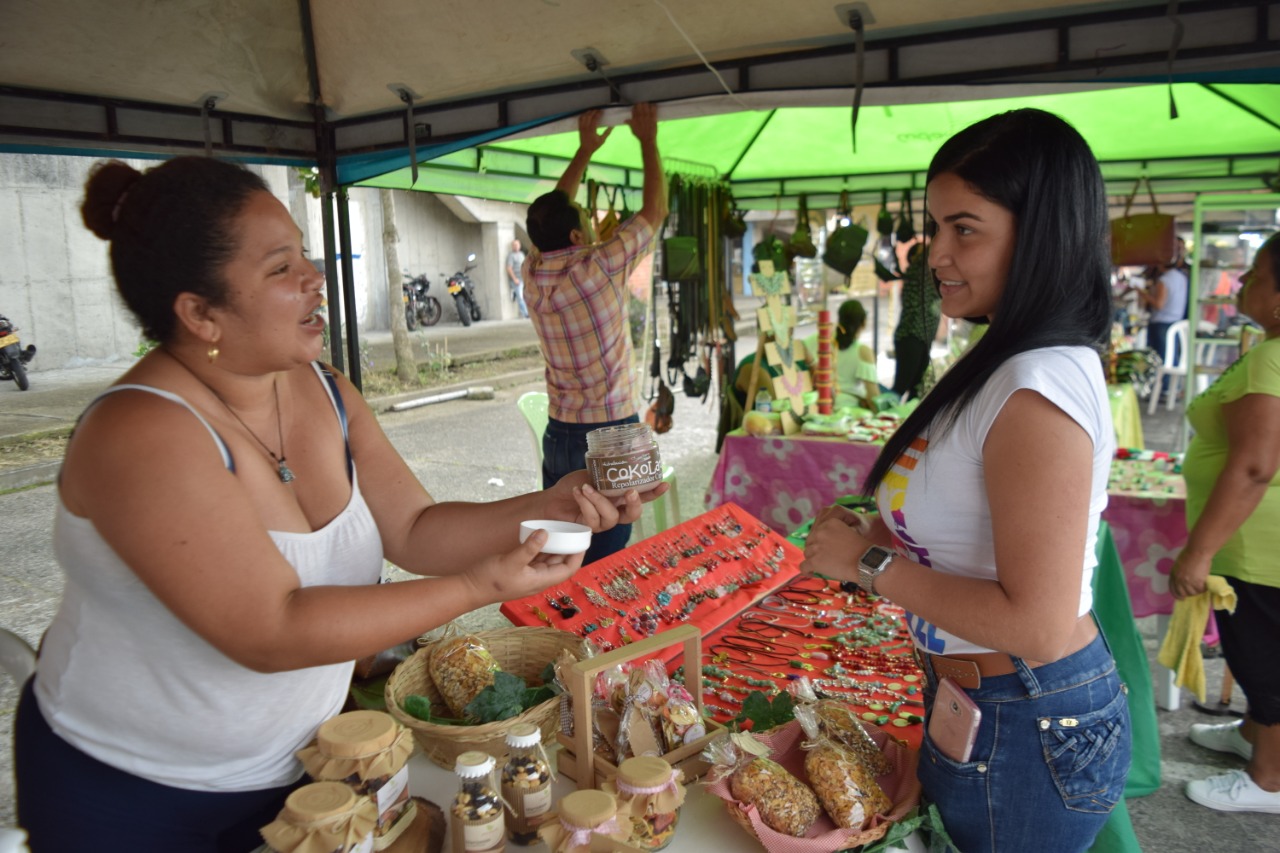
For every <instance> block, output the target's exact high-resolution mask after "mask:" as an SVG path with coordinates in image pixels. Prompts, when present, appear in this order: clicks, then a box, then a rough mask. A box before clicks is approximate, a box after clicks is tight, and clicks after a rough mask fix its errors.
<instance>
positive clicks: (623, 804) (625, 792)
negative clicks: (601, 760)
mask: <svg viewBox="0 0 1280 853" xmlns="http://www.w3.org/2000/svg"><path fill="white" fill-rule="evenodd" d="M610 789H613V790H615V791H616V792H617V796H618V811H619V812H620V813H621V814H622V815H623V816H624V817H630V819H631V838H630V841H629V843H630V844H632V845H633V846H635V847H640V848H643V849H645V850H662V849H663V848H665V847H666V846H667V845H669V844H670V843H671V841H672V839H674V838H675V836H676V825H677V824H678V823H679V822H680V807H681V806H682V805H684V796H685V792H684V786H683V785H681V784H680V771H678V770H673V769H672V768H671V765H670V764H668V763H667V762H666V761H665V760H663V759H661V758H658V757H657V756H655V755H644V756H636V757H635V758H628V759H627V760H626V761H624V762H622V764H620V765H618V775H617V777H615V778H614V779H613V780H612V781H611V782H609V783H606V785H605V790H606V791H609V790H610Z"/></svg>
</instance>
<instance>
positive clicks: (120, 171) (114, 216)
mask: <svg viewBox="0 0 1280 853" xmlns="http://www.w3.org/2000/svg"><path fill="white" fill-rule="evenodd" d="M141 177H142V173H141V172H139V171H138V170H137V169H135V168H133V167H132V166H130V165H129V164H127V163H123V162H121V161H119V160H106V161H103V162H101V163H98V164H97V165H95V166H94V167H93V169H92V170H91V171H90V172H89V180H88V181H86V182H85V185H84V202H83V203H82V204H81V205H80V216H81V218H82V219H83V220H84V224H85V227H86V228H88V229H89V230H90V231H92V232H93V233H94V234H96V235H97V236H98V237H101V238H102V239H103V240H110V239H111V238H112V235H113V234H114V233H115V230H116V223H117V222H119V221H120V213H121V210H122V209H123V206H124V203H125V200H126V199H127V197H128V195H129V190H130V189H132V188H133V185H134V184H135V183H137V182H138V179H139V178H141Z"/></svg>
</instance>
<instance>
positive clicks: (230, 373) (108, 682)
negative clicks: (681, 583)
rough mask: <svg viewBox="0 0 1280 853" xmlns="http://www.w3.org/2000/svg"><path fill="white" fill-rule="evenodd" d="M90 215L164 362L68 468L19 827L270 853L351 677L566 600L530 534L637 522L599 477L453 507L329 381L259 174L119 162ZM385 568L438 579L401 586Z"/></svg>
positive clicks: (295, 255)
mask: <svg viewBox="0 0 1280 853" xmlns="http://www.w3.org/2000/svg"><path fill="white" fill-rule="evenodd" d="M82 212H83V215H84V221H85V224H86V225H87V226H88V227H89V228H90V229H91V230H92V231H93V232H94V233H95V234H97V235H98V236H99V237H102V238H103V239H107V240H109V241H110V243H111V261H112V267H113V272H114V274H115V278H116V282H117V286H118V288H119V290H120V294H121V296H122V297H123V299H124V301H125V303H126V304H127V305H128V306H129V308H130V309H131V310H132V311H133V313H134V314H135V315H136V317H137V319H138V321H139V323H140V325H141V326H142V330H143V332H144V334H145V335H146V336H147V337H148V338H150V339H152V340H155V341H158V342H159V343H160V346H159V347H158V348H157V349H155V350H153V351H152V352H151V353H149V354H148V355H147V356H145V357H144V358H142V359H141V360H140V361H139V362H138V364H137V365H135V366H134V367H133V368H132V369H130V370H129V372H128V373H126V374H125V376H124V377H123V378H122V379H121V381H120V383H119V385H118V386H117V387H116V388H113V389H112V392H111V393H109V394H106V395H103V396H102V397H100V398H99V399H98V400H97V401H95V403H94V404H93V405H91V406H90V408H89V409H88V410H86V412H85V413H84V415H83V416H82V419H81V422H80V424H79V426H78V427H77V429H76V433H75V435H74V437H73V438H72V440H71V442H70V443H69V445H68V448H67V455H66V459H65V460H64V463H63V466H62V473H61V479H60V482H59V500H60V506H59V509H58V519H57V525H56V528H55V548H56V551H57V555H58V558H59V560H60V562H61V564H62V566H63V568H64V570H65V571H66V573H67V592H66V595H65V597H64V600H63V602H62V605H61V607H60V609H59V611H58V613H57V615H56V616H55V619H54V621H53V624H52V625H51V627H50V629H49V632H48V634H47V636H46V639H45V641H44V644H43V646H42V651H41V655H40V659H39V663H38V667H37V673H36V675H35V677H34V685H32V684H28V686H27V689H26V691H24V696H23V699H22V701H21V703H20V707H19V719H18V722H17V728H18V730H19V731H20V733H21V735H20V737H19V738H18V749H17V753H16V762H15V766H16V776H17V793H18V817H19V822H20V823H21V824H22V825H23V827H24V828H25V829H26V830H27V831H28V833H29V835H30V838H31V842H32V845H33V849H49V850H73V849H86V850H87V849H127V850H131V851H143V850H183V851H196V850H209V851H213V850H235V849H246V850H247V849H251V848H252V847H254V846H256V844H257V828H258V827H260V826H262V825H263V824H264V823H266V822H269V821H270V820H271V818H272V817H274V815H275V812H276V811H278V809H279V806H280V804H281V803H282V802H283V797H284V795H285V794H286V793H287V792H288V790H289V789H290V787H291V786H292V785H294V784H295V783H296V782H297V781H298V779H299V778H300V777H301V772H302V771H301V766H300V765H299V763H298V762H297V760H296V759H295V758H294V755H293V753H294V751H295V750H297V749H298V748H300V747H302V746H303V745H305V744H306V743H307V742H308V740H310V738H311V737H312V736H313V734H314V732H315V729H316V727H317V726H318V725H319V724H320V723H321V722H322V721H323V720H324V719H326V718H328V717H329V716H332V715H333V714H335V713H337V712H338V711H339V710H340V709H341V706H342V701H343V697H344V695H345V692H346V687H347V683H348V681H349V679H350V676H351V670H352V663H351V662H352V661H353V660H356V659H358V658H361V657H364V656H367V655H372V654H375V653H377V652H379V651H381V650H383V649H386V648H389V647H392V646H394V645H397V644H399V643H402V642H405V641H406V640H409V639H412V638H414V637H416V636H419V635H420V634H422V633H424V632H425V631H428V630H430V629H432V628H435V627H437V626H439V625H442V624H444V623H446V622H448V621H450V620H452V619H454V618H455V617H457V616H459V615H461V614H464V613H467V612H468V611H471V610H474V609H476V608H478V607H482V606H485V605H487V604H491V603H494V602H498V601H504V600H507V599H511V598H518V597H521V596H524V595H528V594H532V593H535V592H538V591H541V590H542V589H545V588H548V587H550V586H553V585H555V584H558V583H561V582H563V581H565V580H567V579H568V578H569V577H571V576H572V575H573V573H574V572H575V571H576V570H577V568H578V567H579V565H580V563H581V555H575V556H572V557H569V558H566V559H563V560H558V559H557V558H550V559H549V558H546V557H544V556H542V555H540V554H539V549H540V547H541V545H542V544H544V542H545V534H542V533H537V534H534V535H533V536H531V537H530V538H529V540H528V541H527V542H525V543H524V544H521V543H520V542H519V540H518V533H519V522H520V521H521V520H522V519H528V518H559V519H565V520H572V521H578V522H581V523H584V524H588V525H590V526H591V527H592V528H593V529H595V530H596V531H601V530H606V529H609V528H611V527H613V526H614V525H615V524H618V523H620V522H631V521H634V520H635V519H636V518H637V517H638V515H639V512H640V505H641V499H640V497H639V496H637V495H636V494H635V493H634V492H633V493H630V494H628V495H627V496H626V497H625V498H623V499H619V500H616V501H615V500H610V499H606V498H604V497H603V496H601V495H599V494H598V493H596V492H594V491H593V490H592V489H590V487H589V486H588V485H587V483H588V480H587V478H586V475H585V472H578V473H577V474H573V475H570V476H569V477H566V478H565V479H564V480H562V481H561V482H560V483H559V484H557V485H556V486H555V487H554V488H552V489H548V490H546V491H544V492H538V493H531V494H527V495H523V496H520V497H516V498H511V499H508V500H504V501H498V502H494V503H490V504H484V505H473V504H450V503H442V504H437V503H435V502H434V501H433V500H432V498H431V496H430V495H429V494H428V493H427V492H426V490H425V489H424V488H423V487H422V485H421V484H420V483H419V482H418V481H417V479H416V478H415V477H414V475H413V474H412V472H411V471H410V470H409V468H408V466H407V465H406V464H405V463H404V461H403V460H401V459H400V457H399V456H398V454H397V453H396V451H395V450H394V449H393V448H392V446H391V444H390V443H389V442H388V441H387V438H386V436H385V435H384V434H383V433H382V431H381V429H380V428H379V426H378V423H377V421H376V420H375V418H374V416H373V414H372V412H371V411H370V410H369V408H368V406H367V405H365V403H364V401H363V399H362V398H361V397H360V395H359V393H358V392H357V391H356V390H355V388H354V387H353V386H352V385H351V384H350V383H349V382H347V380H346V379H345V378H344V377H342V376H341V375H339V374H336V373H334V372H332V371H328V370H326V369H323V368H322V367H321V366H319V365H318V364H317V363H316V360H317V359H318V358H319V357H320V355H321V353H322V338H323V332H324V320H323V318H322V308H323V304H324V299H323V296H322V294H321V289H322V287H323V285H324V278H323V277H322V276H321V274H319V273H318V272H317V271H316V268H315V266H314V265H313V264H312V263H311V262H310V261H309V260H308V259H307V258H306V256H305V255H304V253H303V248H302V243H301V235H300V233H299V231H298V228H297V227H296V226H295V225H294V223H293V222H292V220H291V219H290V218H289V214H288V212H287V210H286V209H285V207H284V206H283V205H282V204H281V203H280V202H279V201H277V200H276V199H275V198H274V197H273V196H272V195H271V194H270V192H268V191H267V188H266V186H265V184H264V183H263V182H262V180H261V179H260V178H258V177H257V176H256V175H254V174H252V173H250V172H248V171H246V170H244V169H241V168H239V167H237V166H234V165H230V164H227V163H222V162H219V161H216V160H213V159H206V158H196V157H186V158H177V159H175V160H172V161H169V162H167V163H165V164H163V165H160V166H158V167H156V168H154V169H151V170H149V171H147V172H146V173H145V174H143V173H139V172H137V171H135V170H134V169H133V168H131V167H129V166H127V165H125V164H124V163H121V162H118V161H112V162H108V163H104V164H100V165H99V166H98V167H97V168H96V169H95V171H94V172H93V173H92V174H91V176H90V178H89V181H88V183H87V185H86V194H85V201H84V204H83V207H82ZM661 491H662V490H661V489H657V490H654V491H652V492H649V493H648V495H646V499H650V500H651V499H653V498H656V497H657V496H658V495H659V494H660V493H661ZM384 557H385V558H386V559H388V560H390V561H391V562H393V563H395V564H396V565H398V566H400V567H401V568H404V569H406V570H408V571H410V572H413V573H416V574H420V575H426V576H429V577H424V578H422V579H418V580H412V581H406V582H402V583H393V584H379V583H377V581H378V579H379V575H380V571H381V566H382V560H383V558H384ZM552 559H556V560H557V561H556V562H551V560H552ZM68 802H74V803H75V811H76V815H77V818H76V820H73V821H69V820H67V819H66V815H67V811H66V808H67V803H68ZM264 815H265V819H263V818H264ZM104 843H105V844H106V845H107V846H105V847H104V846H103V845H104Z"/></svg>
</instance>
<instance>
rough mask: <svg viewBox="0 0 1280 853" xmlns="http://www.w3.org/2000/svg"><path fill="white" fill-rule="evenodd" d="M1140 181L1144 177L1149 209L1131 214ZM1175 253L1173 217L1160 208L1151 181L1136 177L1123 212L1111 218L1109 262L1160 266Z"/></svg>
mask: <svg viewBox="0 0 1280 853" xmlns="http://www.w3.org/2000/svg"><path fill="white" fill-rule="evenodd" d="M1143 181H1147V194H1148V195H1149V196H1150V197H1151V210H1152V212H1151V213H1135V214H1133V215H1132V216H1130V215H1129V208H1131V207H1132V206H1133V199H1134V197H1136V196H1137V195H1138V189H1139V188H1140V187H1141V186H1142V182H1143ZM1177 254H1178V235H1177V233H1176V232H1175V231H1174V224H1173V217H1172V216H1171V215H1169V214H1167V213H1161V212H1160V208H1159V207H1158V206H1157V205H1156V194H1155V192H1154V191H1152V189H1151V182H1150V181H1148V180H1147V179H1146V178H1138V180H1137V182H1136V183H1135V184H1134V185H1133V192H1131V193H1129V197H1128V198H1127V199H1125V203H1124V216H1121V217H1120V218H1119V219H1113V220H1111V263H1112V264H1114V265H1115V266H1118V267H1140V266H1141V267H1145V266H1153V265H1160V266H1163V265H1166V264H1169V263H1171V262H1172V261H1173V259H1174V258H1175V257H1176V256H1177Z"/></svg>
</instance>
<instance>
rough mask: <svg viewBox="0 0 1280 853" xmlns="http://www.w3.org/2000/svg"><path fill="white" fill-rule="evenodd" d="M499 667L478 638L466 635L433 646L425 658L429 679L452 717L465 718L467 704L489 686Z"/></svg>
mask: <svg viewBox="0 0 1280 853" xmlns="http://www.w3.org/2000/svg"><path fill="white" fill-rule="evenodd" d="M500 669H502V667H500V666H499V665H498V662H497V661H496V660H494V657H493V655H492V654H490V653H489V650H488V649H486V648H485V647H484V644H483V643H481V642H480V640H479V638H477V637H474V636H472V635H470V634H467V635H463V636H460V637H450V638H447V639H444V640H441V641H439V642H438V643H436V644H435V645H434V646H433V647H432V648H431V652H430V656H429V657H428V659H427V670H428V671H429V672H430V673H431V680H432V681H434V682H435V685H436V689H437V690H439V691H440V695H441V697H443V698H444V702H445V704H446V705H448V706H449V710H450V711H452V712H453V715H454V716H455V717H464V716H466V708H467V705H468V704H470V702H471V700H472V699H474V698H476V696H478V695H479V694H480V691H481V690H484V689H485V688H486V687H488V686H489V685H490V684H493V674H494V673H495V672H498V671H499V670H500Z"/></svg>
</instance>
